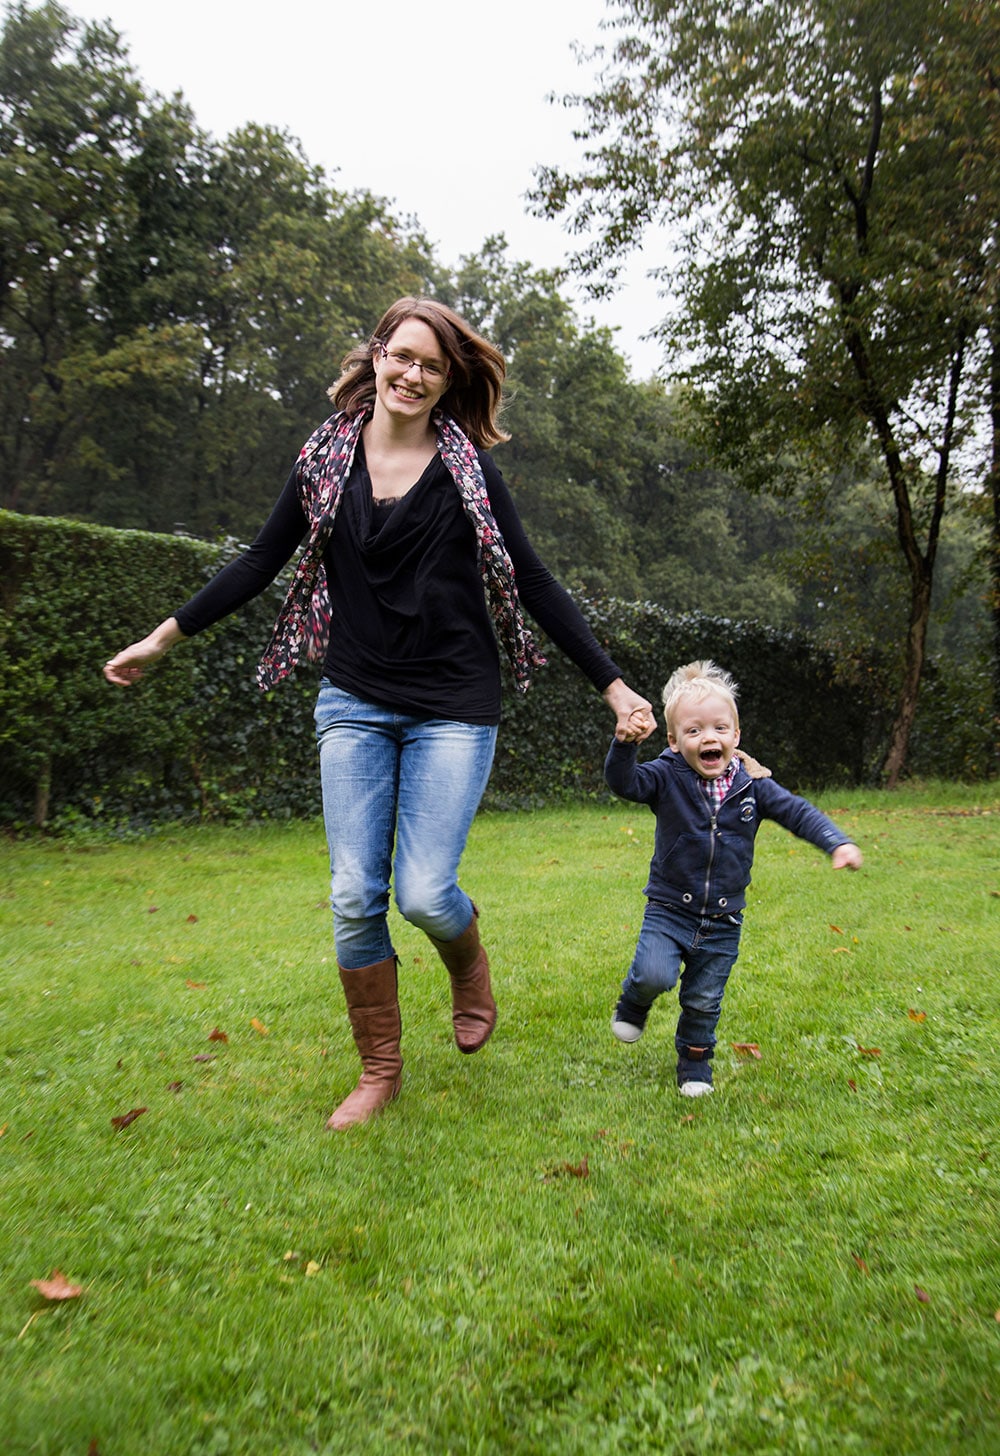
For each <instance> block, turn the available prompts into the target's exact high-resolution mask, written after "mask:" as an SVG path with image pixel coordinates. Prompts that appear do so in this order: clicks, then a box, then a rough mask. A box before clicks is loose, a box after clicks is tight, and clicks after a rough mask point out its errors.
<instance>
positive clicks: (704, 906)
mask: <svg viewBox="0 0 1000 1456" xmlns="http://www.w3.org/2000/svg"><path fill="white" fill-rule="evenodd" d="M718 822H719V817H718V814H717V813H715V811H714V810H712V809H709V811H708V823H709V830H710V834H709V851H708V864H707V865H706V866H705V890H704V894H703V895H702V902H701V914H702V915H707V913H708V887H709V884H710V883H711V879H712V865H713V864H714V863H715V830H716V826H717V824H718Z"/></svg>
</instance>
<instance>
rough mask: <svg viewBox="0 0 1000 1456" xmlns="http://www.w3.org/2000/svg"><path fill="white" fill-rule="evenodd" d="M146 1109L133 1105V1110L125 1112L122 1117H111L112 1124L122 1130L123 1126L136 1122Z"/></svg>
mask: <svg viewBox="0 0 1000 1456" xmlns="http://www.w3.org/2000/svg"><path fill="white" fill-rule="evenodd" d="M145 1111H146V1108H145V1107H133V1108H132V1111H131V1112H123V1113H122V1114H121V1116H120V1117H113V1118H112V1119H111V1126H112V1127H116V1128H117V1129H118V1131H119V1132H120V1131H121V1130H122V1128H123V1127H128V1125H129V1123H130V1122H135V1120H136V1118H137V1117H141V1116H142V1114H143V1113H144V1112H145Z"/></svg>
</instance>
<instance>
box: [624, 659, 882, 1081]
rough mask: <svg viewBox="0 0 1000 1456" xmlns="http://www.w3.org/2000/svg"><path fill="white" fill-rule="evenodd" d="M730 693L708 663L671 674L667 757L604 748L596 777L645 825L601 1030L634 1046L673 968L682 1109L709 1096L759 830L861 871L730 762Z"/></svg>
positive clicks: (735, 727)
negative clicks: (631, 937) (637, 898)
mask: <svg viewBox="0 0 1000 1456" xmlns="http://www.w3.org/2000/svg"><path fill="white" fill-rule="evenodd" d="M737 691H738V689H737V686H736V683H735V682H734V681H733V679H732V677H731V676H730V675H729V673H727V672H724V671H723V670H722V668H719V667H716V665H715V663H713V662H709V661H705V662H689V663H687V665H686V666H684V667H679V668H678V669H677V671H676V672H675V673H674V674H673V675H672V676H671V678H670V680H669V682H668V683H667V685H666V687H665V688H664V689H663V706H664V712H665V716H666V720H667V743H668V744H669V747H668V748H667V749H665V750H664V752H663V753H662V754H661V755H660V757H659V758H657V759H655V760H654V761H653V762H652V763H645V764H640V763H637V762H636V752H637V746H636V744H635V743H634V742H625V743H621V742H618V741H617V740H614V741H613V742H612V744H611V748H610V750H609V752H608V756H607V760H606V762H605V765H604V776H605V779H606V780H607V783H608V786H609V787H610V788H611V789H613V790H614V792H615V793H616V794H618V795H619V796H620V797H621V798H623V799H631V800H633V801H634V802H635V803H637V804H648V805H649V807H650V808H651V809H652V811H653V813H654V814H655V815H656V841H655V848H654V850H653V859H652V862H651V864H650V867H649V882H648V884H647V885H646V889H645V894H646V897H647V902H646V911H645V914H644V916H643V921H642V929H641V931H640V933H639V943H638V945H637V946H636V951H635V956H634V958H633V960H632V964H631V966H630V967H629V972H628V975H627V976H626V977H625V980H624V981H623V982H622V993H621V996H620V997H619V1000H618V1005H617V1006H616V1008H615V1014H614V1017H613V1019H612V1022H611V1030H612V1031H613V1032H614V1034H615V1036H616V1037H617V1038H618V1040H619V1041H625V1042H632V1041H638V1039H639V1037H640V1036H642V1033H643V1029H644V1027H645V1025H646V1017H647V1016H648V1014H649V1008H650V1006H651V1005H652V1003H653V1001H654V1000H655V999H656V997H657V996H659V995H660V994H661V993H662V992H664V991H669V990H671V989H672V988H673V987H674V986H675V985H676V984H677V979H678V975H680V971H681V966H682V965H683V967H684V971H683V975H681V976H680V991H679V993H678V997H679V1000H680V1007H681V1010H680V1016H679V1018H678V1022H677V1032H676V1035H675V1037H674V1044H675V1046H676V1048H677V1086H678V1088H679V1089H680V1092H681V1094H682V1096H685V1097H701V1096H703V1095H704V1094H705V1093H707V1092H711V1091H712V1053H713V1051H714V1050H715V1028H716V1026H717V1024H718V1020H719V1013H720V1011H721V1008H722V995H723V992H724V991H725V988H726V982H727V980H728V979H729V973H730V971H731V970H732V968H733V965H734V964H735V961H736V956H737V953H738V951H739V943H740V929H741V926H742V922H743V909H744V905H745V899H746V888H747V886H748V885H749V883H750V869H751V866H752V864H753V850H754V837H755V835H756V833H757V829H758V827H759V826H760V823H761V820H762V819H774V820H776V821H777V822H778V823H779V824H783V825H784V827H785V828H786V829H790V830H791V831H792V833H793V834H797V835H798V836H799V838H800V839H808V840H809V842H810V843H811V844H815V845H816V846H817V847H818V848H819V849H823V850H825V851H826V852H827V853H828V854H829V855H830V856H831V858H832V861H833V868H834V869H835V870H839V869H843V868H845V867H846V868H847V869H852V870H856V869H859V868H860V866H861V863H862V857H861V851H860V850H859V849H858V847H857V845H856V844H854V843H853V842H852V841H851V840H850V839H848V837H847V835H846V834H843V833H841V831H840V830H839V829H838V828H837V826H836V825H835V824H834V823H833V822H832V820H830V819H828V818H827V817H826V815H825V814H822V813H821V812H820V811H819V809H817V808H816V807H815V806H814V805H813V804H810V803H809V802H808V801H807V800H806V799H800V798H798V797H797V796H796V795H795V794H792V793H790V792H789V791H788V790H787V789H783V788H782V787H781V786H780V784H776V783H775V782H774V780H773V779H772V778H756V777H754V778H751V776H750V774H749V773H748V772H747V770H746V768H745V767H744V765H743V764H742V763H741V761H740V756H739V755H737V753H736V746H737V744H738V743H739V741H740V720H739V713H738V712H737V709H736V693H737Z"/></svg>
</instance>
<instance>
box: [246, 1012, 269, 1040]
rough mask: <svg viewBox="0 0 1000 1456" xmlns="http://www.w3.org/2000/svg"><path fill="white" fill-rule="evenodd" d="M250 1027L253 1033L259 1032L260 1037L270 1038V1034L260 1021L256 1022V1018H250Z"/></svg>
mask: <svg viewBox="0 0 1000 1456" xmlns="http://www.w3.org/2000/svg"><path fill="white" fill-rule="evenodd" d="M250 1025H251V1026H252V1027H253V1029H254V1031H258V1032H260V1034H261V1036H270V1032H269V1031H268V1029H267V1027H266V1026H265V1025H264V1023H263V1022H262V1021H258V1019H257V1017H256V1016H251V1018H250Z"/></svg>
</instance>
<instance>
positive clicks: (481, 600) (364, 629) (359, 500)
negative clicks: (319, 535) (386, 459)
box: [175, 441, 621, 724]
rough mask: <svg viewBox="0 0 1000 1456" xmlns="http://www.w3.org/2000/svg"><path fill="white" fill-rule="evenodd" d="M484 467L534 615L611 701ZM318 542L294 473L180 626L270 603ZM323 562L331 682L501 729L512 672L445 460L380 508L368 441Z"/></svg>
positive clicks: (192, 628) (604, 669)
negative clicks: (291, 567)
mask: <svg viewBox="0 0 1000 1456" xmlns="http://www.w3.org/2000/svg"><path fill="white" fill-rule="evenodd" d="M478 454H479V459H480V462H481V464H482V467H483V473H484V475H485V479H486V488H487V492H488V494H489V498H490V507H491V509H492V511H493V515H494V517H495V519H496V522H497V525H498V526H499V528H500V532H501V534H502V536H503V540H504V545H505V546H506V548H507V552H508V554H509V556H510V558H511V560H512V562H513V564H514V574H515V578H516V581H517V589H518V594H519V596H520V599H521V603H522V605H523V607H524V608H525V610H526V611H527V612H528V613H529V614H530V615H531V616H532V617H533V618H534V620H535V621H536V622H537V623H538V625H539V626H540V627H541V628H542V629H543V631H545V632H547V633H548V635H549V637H550V638H551V639H552V641H553V642H555V643H556V645H557V646H558V647H560V648H561V649H562V650H563V651H564V652H565V653H566V654H567V656H568V657H569V658H570V659H571V660H572V661H573V662H574V663H576V665H577V666H578V667H579V668H580V670H581V671H582V672H583V673H584V674H585V675H586V676H587V677H588V678H589V679H590V681H591V682H592V683H593V685H594V687H595V688H597V690H598V691H599V692H600V691H603V689H604V688H606V687H607V686H608V684H609V683H611V682H613V681H614V679H615V678H617V677H620V676H621V673H620V672H619V669H618V668H617V666H616V665H615V663H614V662H613V661H612V660H611V658H610V657H609V656H608V654H607V653H606V652H605V651H604V650H603V648H602V647H601V646H600V644H599V643H598V642H597V640H596V639H595V637H594V635H593V633H592V632H591V630H590V628H589V626H588V625H587V623H586V621H585V619H584V617H583V615H582V614H581V612H580V610H579V608H578V607H577V606H576V604H575V603H574V601H573V599H572V598H571V597H570V595H569V593H568V592H567V591H566V590H565V588H563V587H562V586H560V584H559V582H557V581H556V579H555V577H554V576H553V575H552V573H551V572H550V571H549V569H548V568H547V567H546V566H545V565H544V563H543V562H542V561H540V560H539V558H538V556H537V555H536V554H535V551H534V548H533V547H532V545H531V543H530V542H529V540H528V538H527V535H526V534H525V531H524V527H523V526H522V524H521V520H520V517H519V516H518V514H517V508H516V507H515V505H514V502H513V499H512V497H511V494H510V491H509V490H508V488H507V486H506V484H505V482H504V479H503V476H502V475H501V474H500V471H499V470H498V469H497V467H496V465H495V464H494V462H493V460H492V458H491V457H490V455H488V454H487V453H486V452H485V451H479V452H478ZM307 530H308V522H307V520H306V516H305V513H304V511H303V509H302V506H301V504H300V501H299V496H298V490H297V486H296V470H293V471H292V473H291V475H290V476H289V477H288V480H287V482H286V484H285V488H284V490H283V491H282V493H281V495H280V496H279V498H278V501H277V504H276V505H275V507H274V510H273V511H272V513H271V515H270V518H269V519H268V521H267V523H266V524H265V526H264V527H263V529H262V530H261V532H260V534H259V535H258V537H257V539H256V540H255V541H254V542H253V544H252V545H251V546H250V547H248V548H247V550H246V551H245V552H244V553H243V555H242V556H240V557H238V558H237V560H235V561H233V562H231V563H230V564H229V565H228V566H226V567H224V568H223V570H222V571H220V572H219V574H218V575H217V576H216V577H214V578H213V579H212V581H210V582H209V583H208V585H207V586H206V587H204V588H203V589H202V590H201V591H200V592H198V593H197V594H196V595H195V596H194V597H192V598H191V600H190V601H189V602H187V603H186V605H185V606H183V607H181V609H180V610H179V611H178V612H177V613H175V615H176V618H177V623H178V625H179V627H180V629H181V631H182V632H183V633H184V635H185V636H188V637H190V636H193V635H195V633H197V632H200V631H203V630H204V628H206V627H209V626H211V625H212V623H213V622H217V621H219V619H220V618H221V617H225V616H228V614H229V613H230V612H232V611H235V610H236V608H238V607H240V606H242V605H243V604H244V603H245V602H247V601H249V600H250V599H251V598H252V597H255V596H257V594H258V593H259V592H261V591H263V590H264V588H265V587H266V586H267V585H268V583H269V582H271V581H273V580H274V578H275V576H277V574H278V573H279V572H280V571H281V569H282V567H283V566H285V564H286V563H287V562H288V561H289V560H290V559H291V557H292V556H293V555H294V553H295V550H296V548H297V547H298V546H299V545H300V543H301V542H302V539H303V537H304V536H305V535H306V534H307ZM324 563H325V566H326V573H327V581H328V583H329V587H330V601H331V606H332V621H331V629H330V644H329V647H328V649H327V654H326V660H325V662H324V664H323V675H324V677H327V678H329V680H330V681H331V682H332V683H334V684H335V685H336V686H337V687H340V688H343V689H344V690H345V691H347V692H349V693H352V694H354V695H355V696H356V697H359V698H364V699H366V700H367V701H368V702H372V703H378V704H380V705H382V706H384V707H389V708H394V709H396V710H397V711H399V712H402V713H411V714H418V715H427V716H430V717H435V718H450V719H455V720H458V721H461V722H465V723H479V724H493V723H499V721H500V660H499V652H498V648H497V643H496V638H495V637H494V634H493V628H492V624H491V622H490V616H489V611H488V609H487V605H486V598H485V593H484V590H483V582H482V578H481V576H480V574H479V568H478V566H477V564H476V536H475V531H474V529H473V526H472V523H471V522H470V521H469V518H468V517H467V515H466V514H465V510H464V507H463V505H462V499H461V496H460V495H459V493H458V489H457V487H456V485H455V482H454V481H453V480H452V478H451V475H450V474H449V473H448V470H447V467H446V466H445V464H444V462H443V461H442V460H441V458H440V456H439V455H435V456H434V459H433V460H432V461H431V462H430V464H429V465H428V466H427V468H426V470H425V471H424V473H423V475H421V477H420V479H419V480H418V481H417V482H416V484H415V485H414V486H413V487H412V488H411V489H410V490H409V491H408V492H407V493H406V495H404V496H401V497H400V498H399V499H398V500H397V501H395V502H392V503H386V502H381V501H374V500H373V498H372V490H371V480H370V478H369V475H368V468H367V465H366V463H365V458H364V446H363V442H361V441H359V443H358V448H357V453H356V454H355V458H354V465H353V468H352V470H351V474H350V476H349V478H348V481H347V484H346V486H345V489H344V495H343V498H342V500H341V503H340V509H339V510H338V512H337V519H336V521H335V523H334V527H333V531H332V532H331V535H330V540H329V542H328V543H327V548H326V553H325V556H324Z"/></svg>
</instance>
